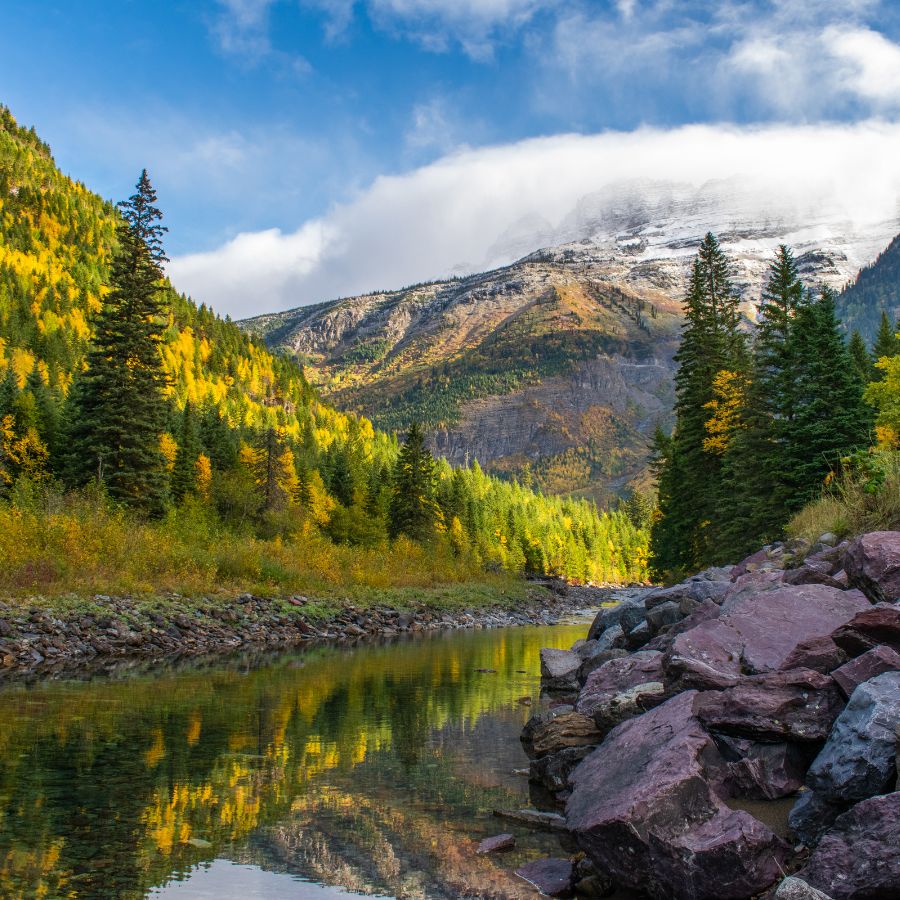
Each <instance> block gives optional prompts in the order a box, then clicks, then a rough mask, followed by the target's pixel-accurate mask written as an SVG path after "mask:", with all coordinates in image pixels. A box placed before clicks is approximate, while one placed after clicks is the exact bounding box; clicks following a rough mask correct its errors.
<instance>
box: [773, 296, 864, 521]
mask: <svg viewBox="0 0 900 900" xmlns="http://www.w3.org/2000/svg"><path fill="white" fill-rule="evenodd" d="M791 361H792V366H793V371H794V377H795V388H794V391H795V393H794V396H793V398H792V399H793V403H794V410H793V417H792V419H791V422H790V428H789V431H788V432H787V436H786V440H785V447H784V464H783V478H784V483H785V485H786V487H787V496H788V498H789V499H788V512H793V511H794V510H796V509H799V508H800V507H801V506H802V505H803V504H804V503H805V502H807V501H808V500H809V499H811V498H812V497H814V496H815V495H816V494H817V493H818V491H819V490H820V489H821V486H822V482H823V480H824V478H825V476H826V475H827V474H828V473H829V472H830V471H833V470H834V469H835V467H836V466H837V464H838V463H839V461H840V459H841V457H842V456H845V455H846V454H848V453H850V452H852V451H854V450H857V449H860V448H862V447H865V446H867V444H868V442H869V438H870V428H871V419H870V412H869V410H868V409H867V407H866V405H865V403H864V402H863V398H862V393H863V386H862V383H861V381H860V379H859V378H858V376H857V374H856V370H855V367H854V364H853V361H852V359H851V357H850V353H849V351H848V349H847V347H846V345H845V344H844V341H843V338H842V337H841V332H840V325H839V323H838V320H837V317H836V315H835V294H834V291H832V290H830V289H829V288H823V289H822V291H821V294H820V295H819V297H818V299H816V300H815V301H814V302H809V303H807V304H804V305H803V306H802V307H801V308H800V310H799V311H798V314H797V322H796V333H795V338H794V340H793V341H792V348H791Z"/></svg>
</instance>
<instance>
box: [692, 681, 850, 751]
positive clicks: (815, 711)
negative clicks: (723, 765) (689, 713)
mask: <svg viewBox="0 0 900 900" xmlns="http://www.w3.org/2000/svg"><path fill="white" fill-rule="evenodd" d="M843 705H844V699H843V697H842V696H841V693H840V691H839V690H838V687H837V685H836V684H835V683H834V681H833V679H831V678H829V677H828V676H827V675H822V674H820V673H819V672H814V671H813V670H812V669H792V670H791V671H789V672H772V673H770V674H766V675H753V676H750V677H747V678H742V679H741V680H740V681H739V682H738V683H737V684H736V685H735V686H734V687H731V688H726V689H725V690H722V691H704V692H703V693H702V694H700V695H699V696H698V697H697V701H696V703H695V704H694V710H695V713H696V715H697V718H698V719H699V720H700V721H701V722H702V723H703V724H704V725H705V726H706V727H707V728H709V729H712V730H714V731H722V732H725V733H726V734H737V735H742V736H744V737H750V738H753V739H755V740H768V741H783V740H788V741H799V742H805V741H823V740H825V738H826V737H828V734H829V732H830V731H831V726H832V724H833V723H834V720H835V719H836V718H837V716H838V713H839V712H840V711H841V709H842V707H843Z"/></svg>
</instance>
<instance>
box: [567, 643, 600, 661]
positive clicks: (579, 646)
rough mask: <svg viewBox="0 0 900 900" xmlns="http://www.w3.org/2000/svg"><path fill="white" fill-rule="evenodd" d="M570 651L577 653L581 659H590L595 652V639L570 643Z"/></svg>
mask: <svg viewBox="0 0 900 900" xmlns="http://www.w3.org/2000/svg"><path fill="white" fill-rule="evenodd" d="M571 652H572V653H577V654H578V655H579V656H580V657H581V659H582V660H585V659H590V658H591V657H592V656H593V655H594V654H595V653H597V652H598V651H597V642H596V641H584V640H582V641H576V642H575V643H574V644H572V647H571Z"/></svg>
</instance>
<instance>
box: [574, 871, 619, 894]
mask: <svg viewBox="0 0 900 900" xmlns="http://www.w3.org/2000/svg"><path fill="white" fill-rule="evenodd" d="M615 892H616V886H615V884H614V882H613V881H612V879H610V878H607V877H605V876H604V875H602V874H600V873H597V874H595V875H588V876H587V877H586V878H582V879H581V880H580V881H578V882H576V884H575V896H576V897H586V898H589V900H595V898H596V900H601V898H603V897H611V896H612V895H613V894H614V893H615Z"/></svg>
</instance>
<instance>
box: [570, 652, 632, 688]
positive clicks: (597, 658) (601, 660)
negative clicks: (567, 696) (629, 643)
mask: <svg viewBox="0 0 900 900" xmlns="http://www.w3.org/2000/svg"><path fill="white" fill-rule="evenodd" d="M623 656H628V651H627V650H625V649H624V648H622V647H614V648H613V649H611V650H597V651H595V652H594V655H593V656H589V657H588V658H587V659H586V660H585V661H584V662H583V663H582V664H581V667H580V668H579V669H578V683H579V684H584V683H585V682H586V681H587V680H588V677H589V676H590V674H591V672H593V671H595V670H597V669H599V668H600V666H603V665H605V664H606V663H608V662H609V661H610V660H611V659H621V658H622V657H623Z"/></svg>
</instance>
